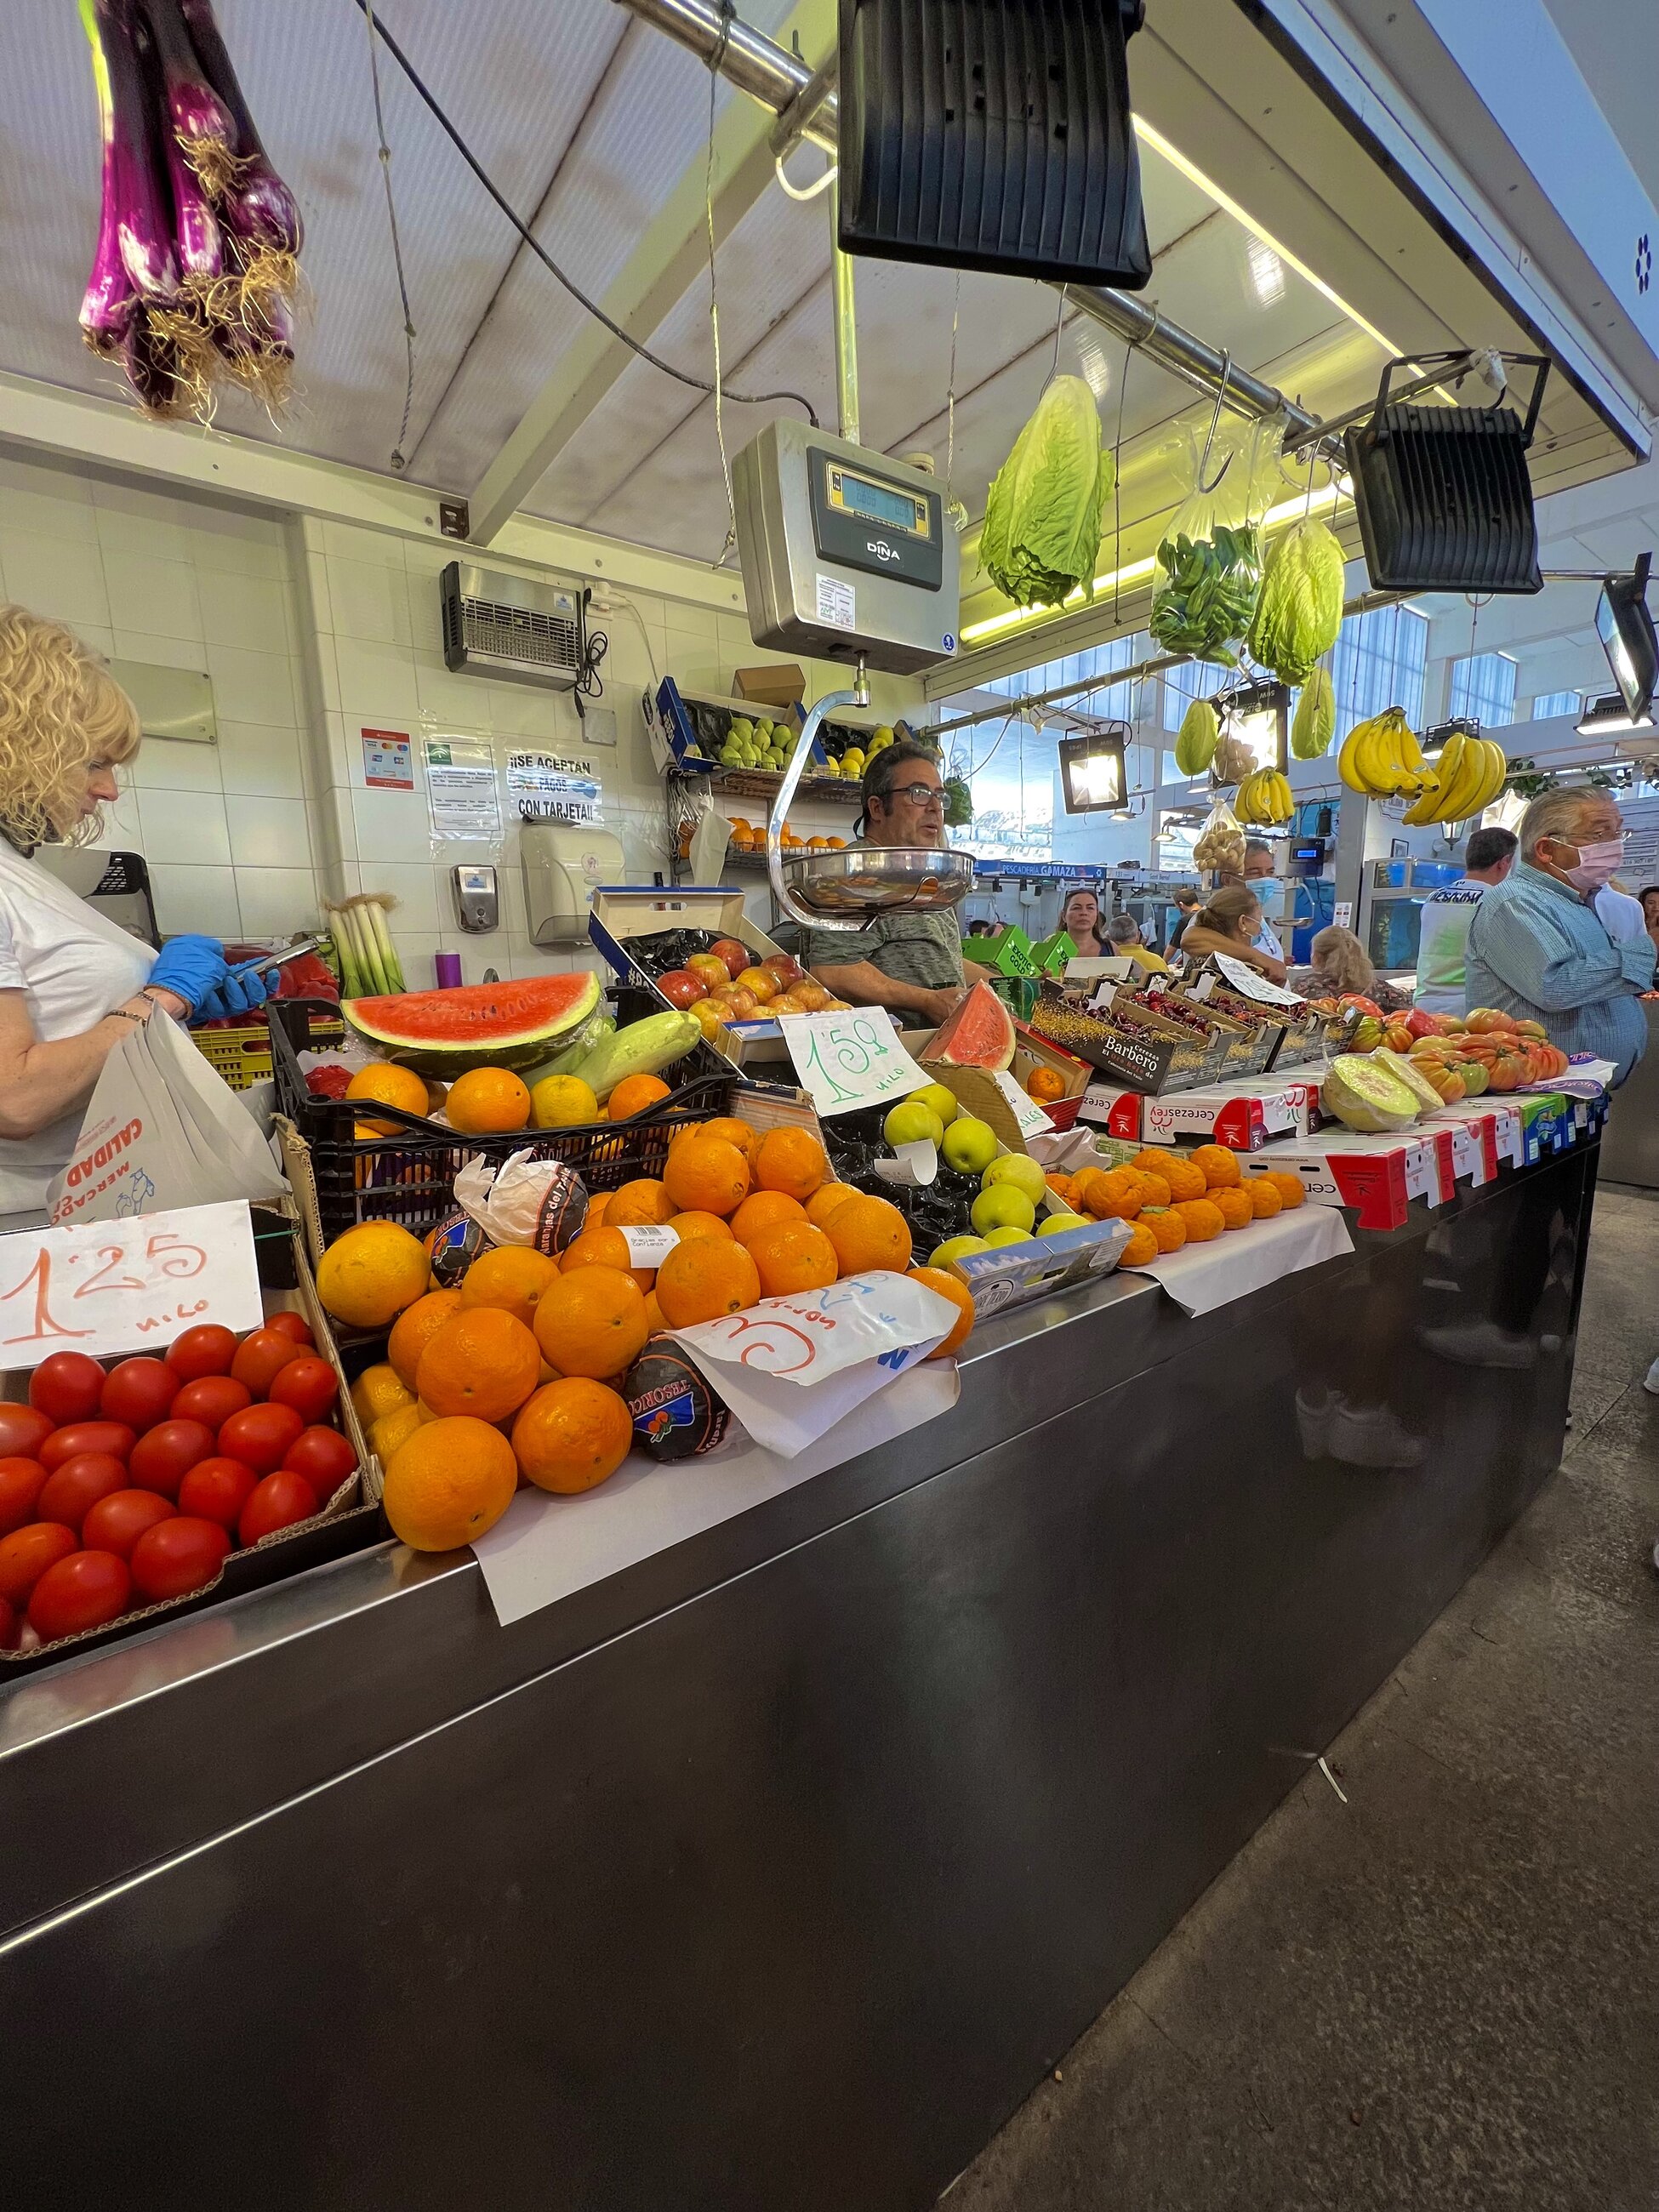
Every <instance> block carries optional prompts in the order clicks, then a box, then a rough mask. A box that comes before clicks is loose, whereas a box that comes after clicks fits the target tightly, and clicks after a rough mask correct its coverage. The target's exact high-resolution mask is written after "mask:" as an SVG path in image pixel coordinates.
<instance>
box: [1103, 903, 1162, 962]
mask: <svg viewBox="0 0 1659 2212" xmlns="http://www.w3.org/2000/svg"><path fill="white" fill-rule="evenodd" d="M1106 949H1107V951H1109V952H1115V953H1121V954H1122V955H1123V957H1125V958H1126V959H1129V960H1133V961H1134V962H1135V963H1136V964H1137V965H1138V966H1139V967H1141V968H1144V969H1147V970H1149V971H1150V972H1152V973H1156V974H1158V975H1168V973H1169V972H1170V969H1169V963H1168V962H1167V961H1166V960H1160V959H1159V957H1158V955H1157V953H1156V952H1149V951H1147V949H1146V946H1145V945H1143V944H1142V943H1141V941H1140V925H1139V922H1137V921H1136V920H1135V918H1134V916H1133V915H1132V914H1115V915H1113V916H1112V918H1111V920H1110V921H1109V922H1108V923H1107V925H1106Z"/></svg>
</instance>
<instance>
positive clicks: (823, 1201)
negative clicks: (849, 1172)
mask: <svg viewBox="0 0 1659 2212" xmlns="http://www.w3.org/2000/svg"><path fill="white" fill-rule="evenodd" d="M858 1195H859V1194H858V1192H857V1191H856V1190H854V1188H853V1186H852V1184H851V1183H850V1182H824V1183H820V1184H819V1185H818V1187H817V1189H816V1190H815V1191H814V1192H813V1193H812V1195H811V1198H809V1199H808V1200H807V1201H806V1218H807V1219H808V1220H809V1221H810V1222H811V1225H812V1226H813V1228H814V1229H823V1228H827V1227H828V1226H829V1217H830V1215H831V1214H832V1213H833V1212H835V1210H836V1207H837V1206H844V1205H845V1204H846V1203H847V1200H848V1199H849V1198H856V1197H857V1196H858Z"/></svg>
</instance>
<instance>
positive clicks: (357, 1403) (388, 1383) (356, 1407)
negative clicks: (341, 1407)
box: [351, 1359, 415, 1428]
mask: <svg viewBox="0 0 1659 2212" xmlns="http://www.w3.org/2000/svg"><path fill="white" fill-rule="evenodd" d="M414 1403H415V1393H414V1391H413V1389H411V1388H410V1385H409V1384H408V1383H405V1382H404V1378H403V1376H401V1375H399V1374H398V1370H397V1369H396V1368H395V1367H393V1366H392V1364H391V1362H390V1361H389V1360H385V1359H382V1360H380V1362H378V1364H376V1365H374V1366H373V1367H365V1368H364V1370H363V1371H362V1374H361V1375H360V1376H358V1377H357V1380H356V1382H355V1383H353V1384H352V1386H351V1409H352V1411H353V1412H354V1413H356V1416H357V1419H359V1420H360V1421H361V1422H362V1424H363V1426H364V1427H365V1428H367V1427H368V1425H369V1424H370V1422H371V1421H378V1420H380V1419H383V1418H384V1416H385V1415H386V1414H387V1413H397V1412H398V1410H399V1409H400V1408H401V1407H404V1406H412V1405H413V1404H414Z"/></svg>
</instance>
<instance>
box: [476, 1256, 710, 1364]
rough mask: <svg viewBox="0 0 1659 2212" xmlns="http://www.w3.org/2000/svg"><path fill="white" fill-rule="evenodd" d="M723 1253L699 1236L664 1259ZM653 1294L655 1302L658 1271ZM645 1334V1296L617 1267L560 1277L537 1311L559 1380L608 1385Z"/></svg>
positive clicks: (539, 1333)
mask: <svg viewBox="0 0 1659 2212" xmlns="http://www.w3.org/2000/svg"><path fill="white" fill-rule="evenodd" d="M725 1249H726V1247H725V1246H724V1245H717V1244H715V1243H713V1242H712V1241H708V1240H705V1239H703V1238H702V1237H699V1238H698V1239H696V1242H695V1243H690V1244H677V1245H676V1246H675V1247H674V1250H673V1252H671V1253H670V1254H669V1255H668V1256H669V1258H670V1259H672V1258H674V1256H675V1255H676V1254H678V1253H680V1252H714V1251H724V1250H725ZM657 1289H658V1295H659V1297H660V1295H661V1290H662V1273H661V1270H660V1269H659V1271H658V1274H657ZM666 1310H667V1309H666V1307H665V1308H664V1311H665V1312H666ZM650 1334H651V1323H650V1321H649V1319H648V1317H647V1314H646V1310H645V1293H644V1292H643V1291H641V1288H640V1286H639V1285H638V1284H637V1283H636V1282H635V1280H634V1279H633V1277H632V1276H631V1275H630V1274H625V1273H623V1270H622V1269H621V1268H619V1267H578V1268H577V1269H575V1271H574V1273H565V1274H562V1275H561V1276H560V1278H559V1279H558V1281H557V1282H556V1283H555V1284H553V1285H551V1286H550V1288H549V1289H548V1290H546V1291H544V1292H543V1293H542V1301H541V1304H539V1305H538V1307H537V1309H536V1342H537V1343H538V1345H539V1346H541V1348H542V1350H543V1351H544V1352H545V1353H546V1354H547V1357H548V1359H549V1361H550V1364H552V1365H553V1366H554V1367H556V1369H557V1370H558V1371H559V1373H560V1374H561V1375H582V1376H586V1377H587V1378H588V1379H589V1380H590V1381H591V1382H595V1383H608V1382H609V1381H610V1380H611V1376H615V1375H621V1374H623V1372H624V1371H625V1370H627V1369H628V1368H629V1367H631V1366H632V1365H633V1364H634V1361H635V1358H637V1357H638V1355H639V1352H640V1351H641V1347H642V1346H644V1343H645V1340H646V1338H647V1336H649V1335H650ZM528 1395H529V1394H528V1392H526V1396H528ZM523 1402H524V1401H523V1400H522V1399H521V1400H520V1404H522V1403H523Z"/></svg>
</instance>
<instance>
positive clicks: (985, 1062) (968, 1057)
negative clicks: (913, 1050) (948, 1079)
mask: <svg viewBox="0 0 1659 2212" xmlns="http://www.w3.org/2000/svg"><path fill="white" fill-rule="evenodd" d="M927 1057H928V1059H929V1060H942V1061H943V1062H944V1064H945V1066H946V1067H986V1068H1006V1067H1012V1066H1013V1064H1014V1018H1013V1016H1012V1014H1011V1013H1010V1012H1009V1011H1008V1009H1007V1007H1006V1006H1004V1005H1003V1003H1002V1001H1001V1000H1000V998H998V996H997V994H996V993H995V992H994V990H993V989H992V988H991V987H990V985H989V984H988V983H975V986H974V987H973V989H972V990H971V991H969V994H968V995H967V997H966V998H965V999H963V1001H962V1003H961V1005H960V1006H958V1007H957V1010H956V1012H955V1013H953V1014H950V1015H947V1016H946V1018H945V1020H944V1021H943V1022H942V1023H941V1024H939V1028H938V1030H935V1032H934V1035H933V1042H932V1044H930V1045H929V1046H928V1048H927Z"/></svg>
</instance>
